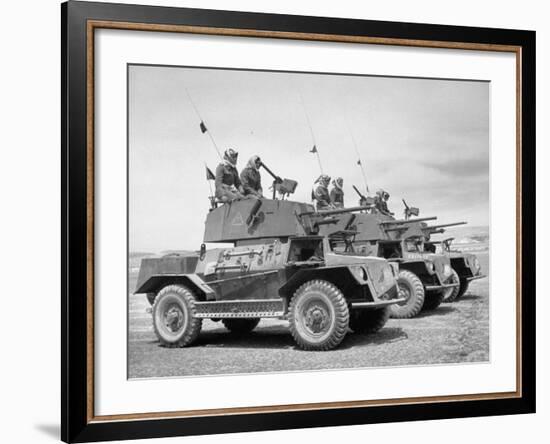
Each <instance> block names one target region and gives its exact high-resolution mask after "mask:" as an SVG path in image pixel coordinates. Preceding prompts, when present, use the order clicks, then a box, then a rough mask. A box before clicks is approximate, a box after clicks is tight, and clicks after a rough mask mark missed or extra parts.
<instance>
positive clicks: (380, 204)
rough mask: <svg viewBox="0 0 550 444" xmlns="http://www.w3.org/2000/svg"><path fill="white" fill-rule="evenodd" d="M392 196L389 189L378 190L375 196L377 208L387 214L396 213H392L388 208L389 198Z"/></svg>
mask: <svg viewBox="0 0 550 444" xmlns="http://www.w3.org/2000/svg"><path fill="white" fill-rule="evenodd" d="M389 198H390V195H389V193H388V192H387V191H384V190H378V191H377V192H376V197H375V198H374V205H375V207H376V209H377V210H378V211H379V212H380V213H382V214H385V215H386V216H393V215H394V213H392V212H391V211H390V210H389V208H388V199H389Z"/></svg>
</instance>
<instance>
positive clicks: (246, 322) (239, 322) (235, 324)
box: [222, 318, 260, 334]
mask: <svg viewBox="0 0 550 444" xmlns="http://www.w3.org/2000/svg"><path fill="white" fill-rule="evenodd" d="M222 323H223V325H224V326H225V328H227V329H228V330H229V331H230V332H231V333H235V334H244V333H250V332H251V331H252V330H254V329H255V328H256V326H257V325H258V324H259V323H260V318H251V319H222Z"/></svg>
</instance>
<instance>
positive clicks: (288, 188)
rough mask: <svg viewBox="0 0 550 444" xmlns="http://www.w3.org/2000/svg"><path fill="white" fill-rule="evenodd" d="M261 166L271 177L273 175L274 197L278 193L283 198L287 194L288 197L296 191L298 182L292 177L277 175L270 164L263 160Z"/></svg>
mask: <svg viewBox="0 0 550 444" xmlns="http://www.w3.org/2000/svg"><path fill="white" fill-rule="evenodd" d="M260 166H261V167H263V168H264V170H266V171H267V172H268V173H269V175H270V176H271V177H273V185H272V189H273V199H275V198H276V195H277V193H279V195H280V196H281V199H284V198H285V196H286V197H288V196H290V195H291V194H293V193H294V192H295V191H296V187H297V186H298V182H296V181H295V180H292V179H281V177H280V176H277V175H276V174H275V173H274V172H273V171H271V170H270V169H269V168H268V166H267V165H266V164H265V163H263V162H261V163H260Z"/></svg>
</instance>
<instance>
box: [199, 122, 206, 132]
mask: <svg viewBox="0 0 550 444" xmlns="http://www.w3.org/2000/svg"><path fill="white" fill-rule="evenodd" d="M199 126H200V128H201V133H203V134H204V133H205V132H206V131H208V130H207V129H206V125H205V124H204V122H203V121H202V120H201V123H200V125H199Z"/></svg>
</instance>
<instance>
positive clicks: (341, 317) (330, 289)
mask: <svg viewBox="0 0 550 444" xmlns="http://www.w3.org/2000/svg"><path fill="white" fill-rule="evenodd" d="M288 318H289V319H288V320H289V322H290V332H291V334H292V337H293V338H294V340H295V341H296V344H297V345H298V346H299V347H300V348H303V349H304V350H330V349H332V348H334V347H336V346H337V345H338V344H340V342H342V340H343V339H344V336H346V332H347V330H348V325H349V309H348V305H347V303H346V300H345V298H344V295H343V294H342V292H341V291H340V290H339V289H338V288H337V287H336V286H335V285H333V284H331V283H330V282H327V281H323V280H313V281H309V282H306V283H305V284H303V285H302V286H300V288H298V290H296V292H295V293H294V296H293V297H292V300H291V302H290V306H289V315H288Z"/></svg>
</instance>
